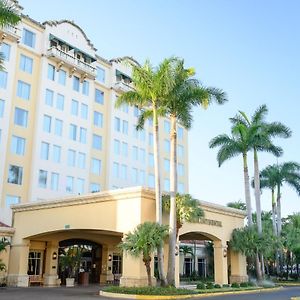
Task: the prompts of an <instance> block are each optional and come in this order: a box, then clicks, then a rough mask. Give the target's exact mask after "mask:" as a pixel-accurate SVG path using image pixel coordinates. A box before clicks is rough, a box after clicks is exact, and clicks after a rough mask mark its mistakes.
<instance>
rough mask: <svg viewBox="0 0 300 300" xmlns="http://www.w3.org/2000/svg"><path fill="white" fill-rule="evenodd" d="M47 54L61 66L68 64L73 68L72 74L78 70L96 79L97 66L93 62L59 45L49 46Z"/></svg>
mask: <svg viewBox="0 0 300 300" xmlns="http://www.w3.org/2000/svg"><path fill="white" fill-rule="evenodd" d="M47 56H48V57H51V58H52V59H53V60H55V61H56V62H57V63H58V66H59V67H61V66H62V65H66V66H68V67H69V68H70V70H71V74H72V73H74V72H75V71H76V72H78V73H79V74H82V75H84V76H86V77H88V78H90V79H95V77H96V68H94V67H93V66H92V65H91V64H88V63H86V62H84V61H82V60H80V59H78V58H76V57H74V56H72V55H70V54H68V53H66V52H65V51H62V50H60V49H58V48H57V47H51V48H49V49H48V50H47Z"/></svg>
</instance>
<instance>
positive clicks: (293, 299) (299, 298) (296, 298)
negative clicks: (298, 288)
mask: <svg viewBox="0 0 300 300" xmlns="http://www.w3.org/2000/svg"><path fill="white" fill-rule="evenodd" d="M291 300H300V297H292V298H291Z"/></svg>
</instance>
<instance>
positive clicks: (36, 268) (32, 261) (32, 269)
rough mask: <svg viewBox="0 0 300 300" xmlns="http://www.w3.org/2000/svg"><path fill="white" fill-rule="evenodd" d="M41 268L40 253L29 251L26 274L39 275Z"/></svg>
mask: <svg viewBox="0 0 300 300" xmlns="http://www.w3.org/2000/svg"><path fill="white" fill-rule="evenodd" d="M41 269H42V253H41V252H38V251H30V252H29V256H28V271H27V273H28V275H40V274H41Z"/></svg>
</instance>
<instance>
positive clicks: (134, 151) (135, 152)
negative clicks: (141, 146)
mask: <svg viewBox="0 0 300 300" xmlns="http://www.w3.org/2000/svg"><path fill="white" fill-rule="evenodd" d="M132 158H133V159H134V160H138V159H139V154H138V147H137V146H133V147H132Z"/></svg>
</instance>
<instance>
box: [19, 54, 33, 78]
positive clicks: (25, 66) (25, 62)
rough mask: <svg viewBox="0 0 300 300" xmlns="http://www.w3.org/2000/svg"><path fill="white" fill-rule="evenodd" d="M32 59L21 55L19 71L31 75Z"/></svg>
mask: <svg viewBox="0 0 300 300" xmlns="http://www.w3.org/2000/svg"><path fill="white" fill-rule="evenodd" d="M32 66H33V59H32V58H30V57H28V56H25V55H23V54H21V59H20V66H19V67H20V70H22V71H24V72H26V73H29V74H32Z"/></svg>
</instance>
